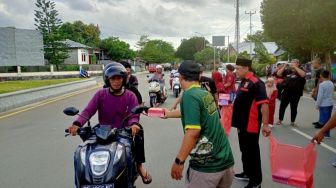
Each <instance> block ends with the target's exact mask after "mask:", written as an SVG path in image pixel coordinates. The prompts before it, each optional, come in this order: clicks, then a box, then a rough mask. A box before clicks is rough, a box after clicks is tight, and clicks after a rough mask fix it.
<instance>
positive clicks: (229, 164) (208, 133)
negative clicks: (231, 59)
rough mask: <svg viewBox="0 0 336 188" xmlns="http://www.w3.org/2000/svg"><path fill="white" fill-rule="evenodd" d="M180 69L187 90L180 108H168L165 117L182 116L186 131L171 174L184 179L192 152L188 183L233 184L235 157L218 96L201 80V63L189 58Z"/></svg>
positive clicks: (212, 187) (215, 186) (226, 186)
mask: <svg viewBox="0 0 336 188" xmlns="http://www.w3.org/2000/svg"><path fill="white" fill-rule="evenodd" d="M178 72H179V73H180V76H179V79H180V84H181V87H182V89H183V90H184V92H183V95H182V99H181V103H180V109H175V110H171V111H170V110H168V109H165V118H181V121H182V127H183V131H184V137H183V141H182V145H181V147H180V150H179V152H178V154H177V156H176V159H175V161H174V163H173V165H172V169H171V177H172V178H173V179H175V180H181V179H182V177H183V176H182V172H183V168H184V162H185V160H186V159H187V157H188V155H190V161H189V167H188V170H187V174H186V183H185V187H193V188H198V187H199V188H204V187H206V188H218V187H220V188H229V187H231V184H232V181H233V176H234V173H233V165H234V160H233V155H232V151H231V147H230V144H229V141H228V139H227V138H226V136H225V133H224V130H223V128H222V125H221V123H220V119H219V114H218V111H217V106H216V103H215V100H214V98H213V96H212V95H211V93H209V92H208V91H207V90H205V89H203V88H201V86H200V84H199V79H200V67H199V65H198V64H197V63H195V62H193V61H185V62H183V63H182V64H181V65H180V67H179V69H178Z"/></svg>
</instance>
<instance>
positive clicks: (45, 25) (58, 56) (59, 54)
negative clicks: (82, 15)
mask: <svg viewBox="0 0 336 188" xmlns="http://www.w3.org/2000/svg"><path fill="white" fill-rule="evenodd" d="M35 5H36V7H37V10H35V19H34V20H35V26H36V27H37V30H39V31H40V32H41V34H42V35H43V44H44V58H45V59H47V60H48V62H49V63H50V64H54V65H56V69H57V70H59V67H58V65H59V64H62V63H63V62H64V60H65V59H66V58H68V57H69V55H68V48H67V46H66V45H65V43H64V38H62V35H61V34H60V30H59V28H60V25H61V24H62V21H61V20H60V19H59V18H57V17H58V12H57V10H55V3H54V2H51V1H48V0H37V1H36V3H35Z"/></svg>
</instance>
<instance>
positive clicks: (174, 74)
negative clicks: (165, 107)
mask: <svg viewBox="0 0 336 188" xmlns="http://www.w3.org/2000/svg"><path fill="white" fill-rule="evenodd" d="M177 69H178V65H177V64H174V67H173V70H171V71H170V79H169V84H170V90H172V89H173V86H172V85H173V78H174V77H176V76H177V77H178V75H179V74H178V70H177Z"/></svg>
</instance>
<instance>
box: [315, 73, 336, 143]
mask: <svg viewBox="0 0 336 188" xmlns="http://www.w3.org/2000/svg"><path fill="white" fill-rule="evenodd" d="M321 80H322V82H321V83H320V84H319V90H318V93H317V99H316V109H318V110H319V111H320V118H319V121H318V124H317V125H315V128H322V127H323V126H324V125H325V124H326V123H327V121H328V120H329V119H330V116H331V113H332V109H333V105H334V99H333V98H334V84H333V83H332V81H330V72H329V71H327V70H324V71H322V73H321ZM325 137H330V132H329V131H328V132H326V134H325Z"/></svg>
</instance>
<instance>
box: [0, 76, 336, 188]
mask: <svg viewBox="0 0 336 188" xmlns="http://www.w3.org/2000/svg"><path fill="white" fill-rule="evenodd" d="M166 74H167V73H166ZM138 78H139V81H140V91H141V93H142V96H143V98H144V101H148V98H149V97H148V93H147V86H148V85H147V84H146V82H145V80H146V77H145V75H144V74H142V75H138ZM168 84H169V82H168V77H167V79H166V86H167V87H168ZM94 93H95V90H90V91H87V92H83V93H81V94H77V95H74V96H70V97H69V96H68V97H66V98H64V99H61V98H59V99H57V100H55V101H49V102H47V103H45V102H43V101H42V102H41V103H39V104H38V106H36V105H30V106H28V107H29V108H28V107H25V108H21V109H18V110H15V111H10V112H7V113H2V114H0V159H1V160H0V187H1V188H2V187H3V188H11V187H14V188H43V187H55V188H56V187H57V188H69V187H73V182H74V181H73V176H74V174H73V152H74V150H75V148H76V146H77V145H78V144H79V143H81V140H80V139H79V138H78V137H67V138H65V137H64V129H65V128H66V127H67V126H69V125H70V123H71V122H72V121H73V119H74V117H68V116H65V115H64V114H63V113H62V110H63V109H64V108H65V107H68V106H76V107H77V108H78V109H83V108H84V107H85V105H86V104H87V102H88V101H89V99H90V98H91V97H92V96H93V94H94ZM168 94H169V98H168V100H167V101H166V103H165V104H163V105H162V107H171V106H172V104H173V102H174V100H175V98H174V97H173V94H172V92H171V91H168ZM146 104H147V105H149V103H146ZM277 105H279V103H278V104H277ZM27 108H28V109H27ZM275 116H276V117H277V111H276V115H275ZM317 118H318V113H317V111H316V110H315V109H314V105H313V101H312V100H311V99H309V98H305V97H303V98H302V99H301V101H300V103H299V109H298V117H297V122H298V124H299V126H298V127H297V128H295V129H293V128H292V127H290V126H289V108H288V109H287V112H286V116H285V120H284V125H283V126H276V127H274V128H272V134H273V136H274V137H275V138H277V139H278V140H279V141H280V142H282V143H287V144H294V145H298V146H306V145H307V144H309V139H308V138H306V137H305V136H312V135H313V134H314V133H315V132H316V129H314V128H313V126H312V125H311V122H313V121H316V120H317ZM96 122H97V117H93V118H92V123H96ZM141 123H142V125H143V127H144V129H145V148H146V161H147V162H146V164H145V166H146V168H147V169H148V170H149V172H150V173H151V175H152V177H153V182H152V183H151V184H150V185H144V184H143V183H142V182H141V179H138V180H137V187H138V188H177V187H183V185H184V180H182V181H175V180H172V179H171V178H170V168H171V165H172V163H173V160H174V159H175V156H176V153H177V152H178V150H179V147H180V144H181V141H182V137H183V132H182V126H181V123H180V120H179V119H167V120H164V119H159V118H149V117H146V116H142V117H141ZM331 136H332V138H330V139H327V140H325V144H327V146H329V147H330V148H328V149H327V148H326V147H322V146H316V148H317V151H318V158H317V163H316V168H315V175H314V182H315V187H317V188H320V187H321V188H329V187H334V186H335V184H336V173H335V171H336V168H335V167H332V166H331V164H330V163H331V162H332V161H333V160H334V159H336V154H335V153H336V149H335V148H336V142H335V141H336V139H335V131H334V130H333V131H332V132H331ZM229 140H230V144H231V147H232V150H233V153H234V157H235V167H234V169H235V171H236V172H240V171H241V170H242V167H241V166H242V165H241V160H240V151H239V145H238V139H237V133H236V130H235V129H232V130H231V134H230V136H229ZM260 148H261V157H262V168H263V187H266V188H268V187H275V188H276V187H279V188H280V187H289V186H286V185H282V184H278V183H274V182H273V181H272V178H271V172H270V162H269V140H268V138H264V137H263V136H261V137H260ZM185 167H187V164H186V165H185ZM245 185H246V182H241V181H237V180H234V183H233V185H232V187H233V188H239V187H244V186H245Z"/></svg>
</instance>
